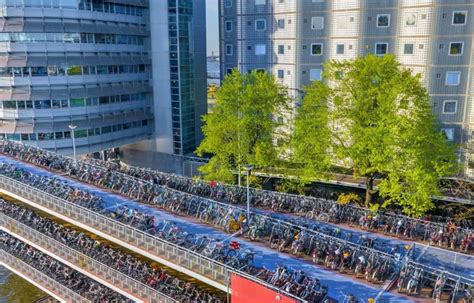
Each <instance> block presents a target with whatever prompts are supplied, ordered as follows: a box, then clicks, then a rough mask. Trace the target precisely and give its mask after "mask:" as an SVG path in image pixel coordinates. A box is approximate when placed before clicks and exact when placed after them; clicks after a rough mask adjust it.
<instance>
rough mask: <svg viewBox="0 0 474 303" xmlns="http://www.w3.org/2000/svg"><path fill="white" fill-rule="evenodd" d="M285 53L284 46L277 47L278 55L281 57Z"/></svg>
mask: <svg viewBox="0 0 474 303" xmlns="http://www.w3.org/2000/svg"><path fill="white" fill-rule="evenodd" d="M284 53H285V46H284V45H278V54H279V55H283V54H284Z"/></svg>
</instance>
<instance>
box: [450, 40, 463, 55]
mask: <svg viewBox="0 0 474 303" xmlns="http://www.w3.org/2000/svg"><path fill="white" fill-rule="evenodd" d="M463 46H464V42H449V55H450V56H462V52H463Z"/></svg>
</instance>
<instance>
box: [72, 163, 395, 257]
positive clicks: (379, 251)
mask: <svg viewBox="0 0 474 303" xmlns="http://www.w3.org/2000/svg"><path fill="white" fill-rule="evenodd" d="M78 162H82V161H78ZM85 164H86V165H90V166H92V167H95V168H97V169H101V170H102V169H103V168H102V167H100V166H98V165H97V164H93V163H89V162H85ZM112 173H113V174H117V175H122V176H123V177H124V178H126V179H130V180H133V181H135V182H138V183H140V184H147V183H150V182H147V181H145V180H143V179H140V178H137V177H134V176H130V175H127V174H124V173H122V172H120V171H113V172H112ZM79 181H81V182H83V181H82V180H80V179H79ZM154 185H156V186H158V187H160V188H166V190H169V191H171V192H174V193H178V194H180V195H184V196H188V197H195V198H197V199H201V200H204V201H207V202H208V203H213V204H216V205H219V206H221V207H224V208H225V207H233V208H235V209H239V210H241V211H242V212H246V210H245V209H244V208H242V207H240V206H238V205H234V204H227V203H224V202H220V201H217V200H213V199H210V198H206V197H201V196H198V195H195V194H192V193H188V192H183V191H179V190H177V189H174V188H171V187H167V186H164V185H160V184H154ZM250 213H251V215H253V216H259V217H263V218H265V219H266V220H269V221H273V222H276V223H277V224H281V225H287V226H290V227H292V228H298V229H301V230H304V231H305V232H306V233H309V234H312V235H317V236H319V237H324V238H326V239H332V240H333V241H335V242H338V243H342V244H347V245H349V246H352V247H356V248H358V249H361V250H367V251H371V252H375V253H377V254H381V255H384V256H385V257H388V258H391V259H393V258H394V256H393V255H390V254H388V253H386V252H383V251H381V250H378V249H374V248H369V247H366V246H362V245H360V244H357V243H355V242H350V241H345V240H342V239H339V238H337V237H334V236H331V235H328V234H325V233H322V232H318V231H315V230H312V229H309V228H305V227H302V226H297V225H295V224H294V223H293V222H289V221H284V220H281V219H277V218H273V217H271V216H268V215H266V214H262V213H259V212H256V211H252V210H251V211H250Z"/></svg>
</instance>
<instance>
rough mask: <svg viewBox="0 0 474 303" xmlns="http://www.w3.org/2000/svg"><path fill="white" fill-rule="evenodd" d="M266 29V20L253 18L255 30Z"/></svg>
mask: <svg viewBox="0 0 474 303" xmlns="http://www.w3.org/2000/svg"><path fill="white" fill-rule="evenodd" d="M266 29H267V20H265V19H258V20H255V30H256V31H264V30H266Z"/></svg>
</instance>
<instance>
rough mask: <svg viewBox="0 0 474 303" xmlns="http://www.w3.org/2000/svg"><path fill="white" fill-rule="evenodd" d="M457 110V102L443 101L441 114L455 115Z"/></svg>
mask: <svg viewBox="0 0 474 303" xmlns="http://www.w3.org/2000/svg"><path fill="white" fill-rule="evenodd" d="M457 109H458V101H456V100H444V101H443V114H455V113H456V111H457Z"/></svg>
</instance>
